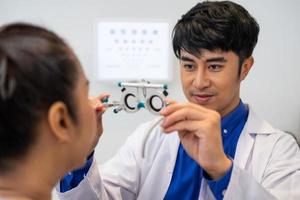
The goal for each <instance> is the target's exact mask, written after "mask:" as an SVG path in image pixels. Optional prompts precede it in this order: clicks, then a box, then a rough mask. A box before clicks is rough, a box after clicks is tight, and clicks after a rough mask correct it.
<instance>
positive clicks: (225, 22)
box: [173, 1, 259, 74]
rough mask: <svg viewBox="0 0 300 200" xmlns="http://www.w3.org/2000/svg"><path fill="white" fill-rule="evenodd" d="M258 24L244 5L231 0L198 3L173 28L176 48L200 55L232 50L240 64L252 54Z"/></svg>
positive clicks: (176, 51)
mask: <svg viewBox="0 0 300 200" xmlns="http://www.w3.org/2000/svg"><path fill="white" fill-rule="evenodd" d="M258 33H259V25H258V24H257V22H256V20H255V19H254V18H253V17H252V16H251V15H250V14H249V13H248V11H247V10H246V9H245V8H243V7H242V6H240V5H238V4H236V3H233V2H230V1H220V2H217V1H210V2H209V1H205V2H201V3H198V4H196V5H195V6H194V7H193V8H192V9H191V10H189V11H188V12H187V13H186V14H185V15H183V16H182V18H181V19H180V20H178V22H177V24H176V25H175V27H174V29H173V50H174V53H175V55H176V57H177V58H180V50H185V51H186V52H188V53H190V54H193V55H196V56H197V55H199V54H200V50H201V49H207V50H210V51H213V50H222V51H226V52H227V51H233V52H234V53H236V54H237V55H238V57H239V64H240V68H239V74H240V72H241V64H242V63H243V61H244V60H245V59H246V58H248V57H250V56H251V55H252V52H253V49H254V47H255V45H256V43H257V39H258Z"/></svg>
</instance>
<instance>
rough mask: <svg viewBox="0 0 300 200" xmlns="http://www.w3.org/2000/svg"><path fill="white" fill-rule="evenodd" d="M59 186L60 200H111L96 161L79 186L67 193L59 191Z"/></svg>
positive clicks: (57, 188)
mask: <svg viewBox="0 0 300 200" xmlns="http://www.w3.org/2000/svg"><path fill="white" fill-rule="evenodd" d="M59 188H60V187H59V184H58V185H57V186H56V192H57V195H58V197H59V199H62V200H81V199H84V200H100V199H109V198H108V196H107V194H106V192H105V188H104V186H103V182H102V180H101V177H100V174H99V170H98V166H97V162H96V161H95V159H94V160H93V163H92V165H91V167H90V169H89V171H88V173H87V175H86V176H85V177H84V179H83V180H82V181H81V182H80V183H79V185H78V186H77V187H75V188H73V189H71V190H69V191H67V192H64V193H62V192H60V191H59Z"/></svg>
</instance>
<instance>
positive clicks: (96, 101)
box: [89, 93, 109, 152]
mask: <svg viewBox="0 0 300 200" xmlns="http://www.w3.org/2000/svg"><path fill="white" fill-rule="evenodd" d="M108 97H109V94H108V93H102V94H100V95H99V96H98V97H89V99H90V102H91V105H92V107H93V108H94V110H95V113H96V118H97V134H96V138H95V140H94V143H93V146H92V148H91V152H92V151H93V150H94V149H95V147H96V146H97V144H98V141H99V138H100V137H101V135H102V133H103V124H102V115H103V113H104V112H105V110H106V107H105V106H104V105H103V103H102V100H103V99H105V98H108Z"/></svg>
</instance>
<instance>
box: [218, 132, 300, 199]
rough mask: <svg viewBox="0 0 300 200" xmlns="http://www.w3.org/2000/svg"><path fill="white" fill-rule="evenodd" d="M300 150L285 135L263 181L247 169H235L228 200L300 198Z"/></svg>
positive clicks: (275, 151)
mask: <svg viewBox="0 0 300 200" xmlns="http://www.w3.org/2000/svg"><path fill="white" fill-rule="evenodd" d="M299 189H300V150H299V147H298V145H297V143H296V141H295V140H294V139H293V138H292V137H291V136H289V135H286V134H285V135H283V136H282V137H281V138H280V139H279V140H278V141H277V142H276V144H275V145H274V147H273V150H272V154H271V155H270V158H269V159H268V163H267V165H266V166H265V170H264V174H263V177H262V180H260V181H259V182H258V181H257V180H256V179H255V178H254V177H253V176H252V175H251V174H250V173H249V172H248V171H246V170H244V169H241V168H239V167H238V166H235V165H234V167H233V172H232V175H231V180H230V183H229V186H228V188H227V191H226V193H225V196H224V199H244V200H248V199H249V200H250V199H251V200H252V199H300V190H299Z"/></svg>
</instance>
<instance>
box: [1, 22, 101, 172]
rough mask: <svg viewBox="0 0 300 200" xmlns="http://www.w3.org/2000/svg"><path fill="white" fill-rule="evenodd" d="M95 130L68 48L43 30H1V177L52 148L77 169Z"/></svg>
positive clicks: (83, 83)
mask: <svg viewBox="0 0 300 200" xmlns="http://www.w3.org/2000/svg"><path fill="white" fill-rule="evenodd" d="M95 131H96V118H95V113H94V111H93V109H92V107H91V106H90V102H89V100H88V81H87V80H86V77H85V75H84V73H83V70H82V68H81V65H80V63H79V61H78V59H77V58H76V56H75V54H74V53H73V51H72V50H71V49H70V48H69V46H68V45H67V44H66V43H65V42H64V41H63V40H62V39H61V38H60V37H58V36H57V35H56V34H54V33H53V32H51V31H48V30H46V29H44V28H41V27H36V26H33V25H29V24H20V23H19V24H10V25H6V26H3V27H1V28H0V174H3V173H9V172H10V171H11V170H13V169H14V167H15V166H16V165H17V164H18V163H20V162H24V160H26V159H27V157H28V156H30V155H37V153H41V154H42V153H45V154H46V153H47V155H48V154H49V156H50V157H51V155H52V153H51V148H52V147H53V152H55V153H56V154H57V157H59V156H61V159H62V160H63V158H64V157H65V158H66V159H65V160H63V161H65V162H66V163H65V166H67V167H66V168H68V167H69V168H73V167H78V166H79V165H80V164H83V162H84V159H85V157H86V156H87V155H88V153H89V151H90V149H88V148H87V147H88V146H91V144H92V142H93V139H94V137H95ZM43 149H44V150H43ZM36 150H39V152H36ZM44 151H47V152H44ZM41 162H42V161H41ZM60 164H61V165H64V163H60ZM66 170H68V169H66Z"/></svg>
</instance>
